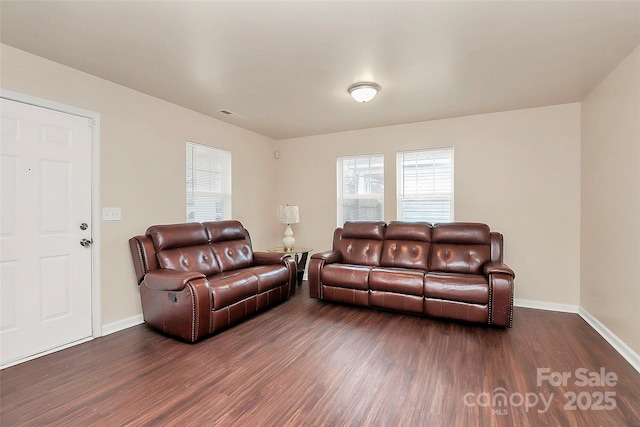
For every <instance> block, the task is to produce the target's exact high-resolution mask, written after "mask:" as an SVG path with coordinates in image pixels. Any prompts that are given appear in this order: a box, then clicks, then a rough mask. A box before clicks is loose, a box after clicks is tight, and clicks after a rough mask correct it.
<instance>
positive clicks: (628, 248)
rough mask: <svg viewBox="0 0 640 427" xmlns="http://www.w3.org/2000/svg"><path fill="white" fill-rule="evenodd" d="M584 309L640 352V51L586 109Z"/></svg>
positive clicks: (602, 85)
mask: <svg viewBox="0 0 640 427" xmlns="http://www.w3.org/2000/svg"><path fill="white" fill-rule="evenodd" d="M581 258H582V264H581V282H582V287H581V294H580V305H581V306H582V307H583V308H585V309H586V310H587V311H588V312H589V313H590V314H592V315H593V316H595V317H596V318H597V319H598V320H599V321H600V322H602V323H603V324H604V325H605V326H606V327H607V328H609V329H610V330H611V331H612V332H613V333H614V334H616V335H617V336H618V337H619V338H621V339H622V340H623V341H624V342H625V343H626V344H627V345H628V346H629V347H631V348H632V349H633V350H634V351H635V352H636V353H640V332H639V331H638V328H639V325H640V47H637V48H636V49H635V50H634V51H633V52H632V53H631V54H630V55H629V56H628V57H627V58H626V59H625V60H624V61H623V62H621V63H620V64H619V65H618V66H617V67H616V68H615V69H614V70H613V71H612V72H611V73H610V74H609V75H608V76H607V77H606V78H605V79H604V80H603V81H602V82H601V83H600V84H599V85H598V86H597V87H596V88H595V89H594V90H593V91H592V92H591V93H590V94H589V95H588V96H587V97H586V98H585V100H584V102H583V105H582V231H581Z"/></svg>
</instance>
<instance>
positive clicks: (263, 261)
mask: <svg viewBox="0 0 640 427" xmlns="http://www.w3.org/2000/svg"><path fill="white" fill-rule="evenodd" d="M287 257H290V255H287V254H282V253H275V252H254V253H253V261H254V262H255V264H256V265H269V264H285V261H284V259H285V258H287Z"/></svg>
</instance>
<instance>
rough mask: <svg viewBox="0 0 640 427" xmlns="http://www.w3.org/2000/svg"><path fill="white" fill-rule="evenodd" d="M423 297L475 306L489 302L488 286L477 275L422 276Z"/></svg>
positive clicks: (445, 274)
mask: <svg viewBox="0 0 640 427" xmlns="http://www.w3.org/2000/svg"><path fill="white" fill-rule="evenodd" d="M424 296H425V297H426V298H431V299H442V300H449V301H460V302H468V303H476V304H487V303H488V302H489V284H488V283H487V279H485V278H484V276H481V275H477V274H456V273H427V274H426V275H425V276H424Z"/></svg>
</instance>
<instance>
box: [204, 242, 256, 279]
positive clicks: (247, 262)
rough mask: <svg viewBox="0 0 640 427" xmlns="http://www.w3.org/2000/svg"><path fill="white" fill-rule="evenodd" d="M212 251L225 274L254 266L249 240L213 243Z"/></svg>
mask: <svg viewBox="0 0 640 427" xmlns="http://www.w3.org/2000/svg"><path fill="white" fill-rule="evenodd" d="M211 249H212V250H213V253H214V254H215V256H216V261H218V264H219V265H220V270H221V271H223V272H224V271H230V270H237V269H240V268H245V267H250V266H251V265H253V249H252V248H251V243H250V242H249V241H248V240H229V241H226V242H219V243H212V244H211Z"/></svg>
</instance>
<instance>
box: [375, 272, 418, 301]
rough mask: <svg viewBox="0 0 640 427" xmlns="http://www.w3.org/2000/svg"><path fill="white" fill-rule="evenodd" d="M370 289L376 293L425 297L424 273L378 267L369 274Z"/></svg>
mask: <svg viewBox="0 0 640 427" xmlns="http://www.w3.org/2000/svg"><path fill="white" fill-rule="evenodd" d="M369 288H370V289H371V290H376V291H388V292H396V293H399V294H407V295H418V296H422V295H424V272H423V271H421V270H412V269H407V268H383V267H376V268H374V269H373V270H371V273H370V274H369ZM421 307H422V306H421Z"/></svg>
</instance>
